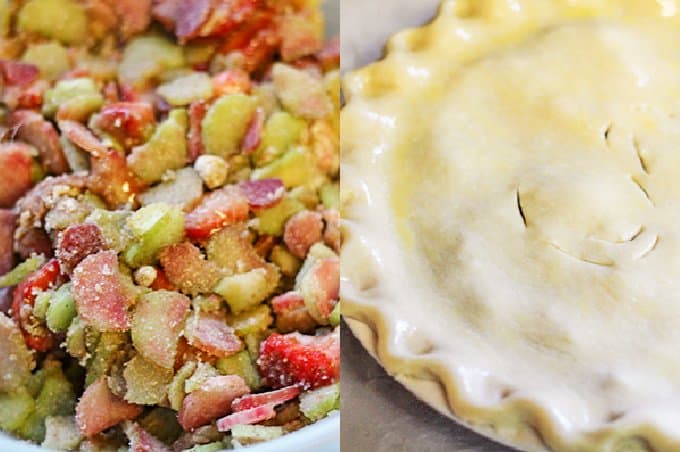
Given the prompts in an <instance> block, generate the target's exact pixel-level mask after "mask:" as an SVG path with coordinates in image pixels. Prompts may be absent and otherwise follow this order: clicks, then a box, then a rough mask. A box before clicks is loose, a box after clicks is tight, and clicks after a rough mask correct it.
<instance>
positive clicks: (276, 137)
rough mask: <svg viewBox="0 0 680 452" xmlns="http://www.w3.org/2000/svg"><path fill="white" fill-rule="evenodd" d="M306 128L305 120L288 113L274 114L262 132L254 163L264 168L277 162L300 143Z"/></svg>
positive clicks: (254, 155) (278, 112)
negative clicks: (301, 135) (278, 158)
mask: <svg viewBox="0 0 680 452" xmlns="http://www.w3.org/2000/svg"><path fill="white" fill-rule="evenodd" d="M306 127H307V123H306V122H305V121H304V120H302V119H298V118H296V117H294V116H293V115H291V114H290V113H288V112H285V111H277V112H275V113H274V114H272V115H271V116H270V117H269V119H268V120H267V123H266V124H265V126H264V130H263V131H262V138H261V141H260V146H259V147H258V148H257V150H256V151H255V153H254V154H253V163H254V164H255V165H256V166H263V165H266V164H267V163H270V162H272V161H273V160H275V159H276V158H277V157H279V156H280V155H281V154H283V153H284V152H286V151H287V150H288V148H289V147H291V146H293V145H294V144H297V143H298V142H299V141H300V134H302V131H303V130H305V128H306Z"/></svg>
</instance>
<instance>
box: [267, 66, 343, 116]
mask: <svg viewBox="0 0 680 452" xmlns="http://www.w3.org/2000/svg"><path fill="white" fill-rule="evenodd" d="M272 79H273V81H274V89H275V90H276V95H277V96H278V98H279V100H280V101H281V104H282V105H283V106H284V107H285V108H286V110H288V111H290V112H291V113H293V114H294V115H295V116H298V117H300V118H305V119H321V118H324V117H326V116H328V115H329V114H331V113H333V102H332V101H331V99H330V97H329V96H328V94H327V93H326V86H325V85H324V81H323V80H322V79H320V78H318V77H315V76H314V75H312V74H311V73H309V72H308V71H305V70H304V69H297V68H294V67H293V66H290V65H287V64H282V63H276V64H274V67H273V69H272Z"/></svg>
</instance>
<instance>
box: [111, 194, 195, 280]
mask: <svg viewBox="0 0 680 452" xmlns="http://www.w3.org/2000/svg"><path fill="white" fill-rule="evenodd" d="M127 226H128V228H129V229H130V231H131V232H132V234H133V235H134V238H135V242H134V243H133V244H132V245H131V246H130V247H128V249H127V250H126V251H125V255H124V257H125V262H127V264H128V265H129V266H131V267H133V268H138V267H141V266H144V265H149V264H152V263H153V262H154V261H155V259H156V257H157V255H158V252H159V251H160V250H161V249H162V248H164V247H166V246H168V245H173V244H175V243H179V242H181V241H182V239H183V238H184V213H183V212H182V210H181V209H180V208H179V207H177V206H171V205H169V204H164V203H156V204H149V205H148V206H146V207H143V208H141V209H139V210H137V211H135V212H134V213H133V214H132V215H131V216H130V218H128V220H127Z"/></svg>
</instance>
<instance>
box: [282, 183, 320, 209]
mask: <svg viewBox="0 0 680 452" xmlns="http://www.w3.org/2000/svg"><path fill="white" fill-rule="evenodd" d="M288 196H290V197H291V198H293V199H297V200H298V201H300V202H301V203H302V205H304V206H305V208H306V209H307V210H316V206H318V205H319V195H318V194H317V190H315V189H313V188H311V187H309V186H307V185H300V186H298V187H294V188H293V189H291V190H290V191H289V192H288Z"/></svg>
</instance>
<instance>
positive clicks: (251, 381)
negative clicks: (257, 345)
mask: <svg viewBox="0 0 680 452" xmlns="http://www.w3.org/2000/svg"><path fill="white" fill-rule="evenodd" d="M215 367H217V370H218V371H219V372H220V373H221V374H222V375H238V376H240V377H241V378H243V381H245V382H246V384H247V385H248V386H249V387H250V389H251V390H252V391H255V390H256V389H259V388H260V386H261V382H260V374H259V373H258V371H257V368H256V367H255V364H253V361H252V360H251V358H250V353H248V351H247V350H242V351H240V352H238V353H236V354H235V355H231V356H229V357H228V358H220V359H218V360H217V362H216V363H215Z"/></svg>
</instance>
